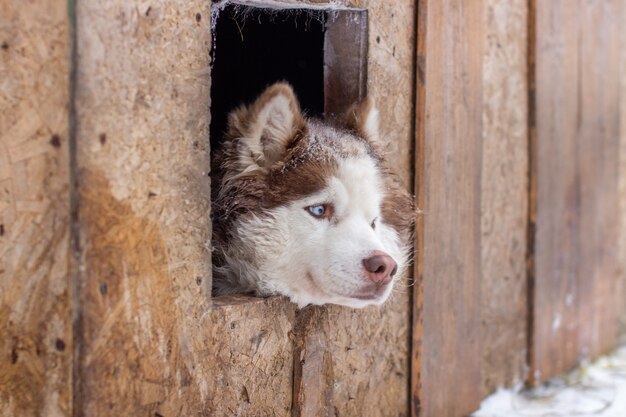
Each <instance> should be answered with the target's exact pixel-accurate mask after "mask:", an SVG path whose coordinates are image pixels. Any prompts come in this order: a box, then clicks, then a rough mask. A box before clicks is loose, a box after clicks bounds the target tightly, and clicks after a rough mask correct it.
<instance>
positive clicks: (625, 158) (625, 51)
mask: <svg viewBox="0 0 626 417" xmlns="http://www.w3.org/2000/svg"><path fill="white" fill-rule="evenodd" d="M624 21H626V3H625V2H623V1H622V22H624ZM621 34H622V38H621V41H622V44H621V47H620V51H621V52H622V53H621V56H620V59H621V71H620V72H621V74H622V79H621V88H620V108H621V110H622V111H621V117H620V138H621V142H620V174H619V181H620V183H619V184H620V185H619V195H620V208H619V212H620V213H621V227H620V244H619V252H618V253H619V254H620V255H621V258H620V262H621V263H620V266H621V270H620V273H621V276H622V281H621V284H622V291H621V294H622V300H626V31H625V30H622V31H621ZM620 334H621V337H622V339H623V340H626V301H623V302H622V314H621V330H620Z"/></svg>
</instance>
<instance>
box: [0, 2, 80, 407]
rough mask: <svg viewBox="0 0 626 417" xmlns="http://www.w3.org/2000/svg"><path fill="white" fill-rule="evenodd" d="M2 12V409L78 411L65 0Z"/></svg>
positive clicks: (4, 5)
mask: <svg viewBox="0 0 626 417" xmlns="http://www.w3.org/2000/svg"><path fill="white" fill-rule="evenodd" d="M0 10H2V12H0V14H1V16H2V17H1V19H0V74H1V75H0V80H1V81H0V334H1V335H2V336H1V337H0V352H1V354H0V415H2V416H14V417H20V416H35V415H45V416H51V417H60V416H70V415H72V404H71V398H72V391H71V377H70V375H71V356H72V346H73V345H72V324H71V311H70V301H71V299H70V287H69V268H68V267H69V210H68V208H69V205H68V200H69V170H68V166H69V162H68V161H69V158H68V155H69V153H68V102H69V100H68V99H69V78H68V73H69V67H70V65H69V63H70V60H69V56H70V38H69V22H68V17H67V2H66V1H62V0H45V1H41V2H22V1H19V0H15V1H13V0H2V1H0Z"/></svg>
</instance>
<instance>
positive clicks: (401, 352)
mask: <svg viewBox="0 0 626 417" xmlns="http://www.w3.org/2000/svg"><path fill="white" fill-rule="evenodd" d="M345 3H346V4H347V3H348V2H345ZM351 3H352V5H353V6H354V7H363V8H367V9H368V20H369V48H368V51H369V53H368V61H367V62H368V63H367V67H368V82H367V91H368V94H370V95H372V96H373V97H374V98H375V100H376V104H377V106H378V109H379V111H380V114H381V117H380V121H381V131H382V135H381V136H382V137H383V138H385V148H386V152H387V154H388V155H389V157H390V161H391V163H392V165H393V166H394V168H395V170H396V171H397V172H398V173H399V174H401V175H402V178H403V179H404V180H405V182H406V184H407V187H408V186H409V185H410V183H411V181H412V178H411V171H412V161H411V160H412V151H411V149H412V142H413V137H412V118H413V105H412V93H411V91H412V89H413V87H412V83H413V69H414V66H413V61H414V50H413V45H414V44H413V42H414V27H415V5H414V2H413V1H408V0H394V1H384V2H379V1H367V0H362V1H355V2H351ZM355 47H356V46H355ZM408 283H409V281H408V279H407V278H404V279H402V280H401V281H400V282H399V283H398V284H396V285H397V287H396V289H395V290H394V293H393V295H392V298H391V299H390V300H389V301H388V302H387V303H386V304H385V305H384V306H383V307H382V308H378V307H371V308H367V309H364V310H353V309H349V308H344V307H338V306H329V307H321V308H320V307H316V308H312V311H311V312H309V313H307V315H306V316H302V315H300V317H299V319H298V320H299V322H298V328H299V329H303V330H304V331H302V332H299V333H298V334H299V338H300V339H299V342H298V345H297V346H300V347H298V348H297V353H296V357H295V358H294V360H295V361H296V363H297V364H299V363H300V360H301V359H302V360H303V361H304V363H303V365H302V366H303V369H302V370H301V371H300V370H298V367H297V366H296V370H295V371H296V377H297V378H296V381H298V375H299V372H301V375H302V380H301V382H300V383H299V384H297V385H296V390H300V391H296V392H297V393H299V392H301V393H302V395H303V396H300V394H298V395H297V396H296V397H295V398H294V412H295V413H296V415H302V416H317V415H326V414H324V413H330V415H334V416H338V417H339V416H390V415H392V416H405V415H407V414H408V389H409V374H408V370H409V338H410V334H409V331H410V330H409V326H410V325H409V322H410V301H409V299H410V296H409V293H410V288H407V285H408ZM308 314H310V315H311V316H310V317H309V316H308ZM304 321H306V323H308V324H306V325H304ZM298 355H302V358H300V357H299V356H298ZM307 375H308V376H307ZM331 380H332V385H329V384H330V381H331ZM300 386H302V387H304V388H299V387H300ZM374 393H375V394H374ZM307 394H308V396H307ZM316 413H319V414H316Z"/></svg>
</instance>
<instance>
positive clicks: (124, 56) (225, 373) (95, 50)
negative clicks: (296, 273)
mask: <svg viewBox="0 0 626 417" xmlns="http://www.w3.org/2000/svg"><path fill="white" fill-rule="evenodd" d="M210 6H211V4H210V2H205V1H201V0H197V1H196V0H194V1H189V2H182V3H179V2H169V1H165V0H162V1H154V2H150V4H146V3H144V2H140V1H130V2H129V1H123V0H115V1H110V2H100V1H92V0H86V1H80V2H77V3H76V14H77V16H76V18H77V33H76V36H77V48H78V49H77V62H76V63H75V65H76V66H77V69H76V72H77V75H76V97H75V108H76V112H77V114H76V117H75V119H76V125H77V126H76V148H77V149H76V155H75V160H76V165H77V166H76V167H74V171H75V173H76V178H75V179H74V180H75V182H76V183H77V194H78V219H77V221H78V227H79V232H80V236H79V238H80V239H79V247H78V256H79V259H78V263H79V267H80V269H79V285H78V300H79V302H80V309H79V314H78V319H77V320H78V322H77V325H76V332H77V333H76V339H77V344H78V349H77V358H76V365H75V366H76V367H78V369H77V372H76V375H77V379H76V380H75V400H76V404H75V405H76V412H75V414H76V415H77V416H95V415H119V416H135V415H149V416H166V417H167V416H177V415H185V416H187V415H188V416H232V415H257V414H256V413H259V414H260V415H267V416H288V415H290V406H291V395H292V386H291V377H292V364H293V359H292V345H291V341H290V338H289V334H290V332H291V331H292V328H293V322H294V320H295V319H294V308H293V306H292V305H291V304H289V303H288V302H287V301H286V300H285V299H282V298H272V299H268V300H259V299H252V300H250V299H244V300H240V299H225V300H219V301H215V302H213V301H211V299H210V291H211V254H210V247H209V242H210V230H211V224H210V212H209V203H210V193H209V177H208V169H209V148H210V146H209V129H208V128H209V114H210V109H209V105H210V93H209V90H210V88H209V87H210V85H209V84H210V79H209V74H210V70H209V51H210V46H211V38H210V36H211V22H210V16H211V11H210Z"/></svg>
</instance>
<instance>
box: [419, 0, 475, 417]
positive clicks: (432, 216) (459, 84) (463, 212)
mask: <svg viewBox="0 0 626 417" xmlns="http://www.w3.org/2000/svg"><path fill="white" fill-rule="evenodd" d="M418 9H419V10H420V13H419V20H418V30H419V31H418V50H417V53H418V55H417V64H418V71H417V72H418V77H417V91H418V102H417V116H416V117H417V123H418V129H417V132H418V133H417V142H418V143H417V146H416V148H417V152H418V155H416V161H418V162H419V163H420V165H418V166H416V188H417V189H418V190H420V189H423V191H421V192H420V194H419V198H420V199H419V200H418V201H419V204H420V208H422V209H423V211H424V218H423V220H422V222H421V224H419V227H418V235H421V236H420V237H419V238H418V239H419V240H418V247H417V249H418V251H420V249H421V256H419V257H418V260H417V265H416V287H415V296H414V297H415V300H416V305H415V313H414V314H415V318H414V320H415V321H414V335H413V337H414V342H413V343H414V344H413V349H414V353H413V358H414V361H413V378H414V381H413V383H414V385H413V399H412V411H413V415H416V416H417V415H419V416H462V415H466V414H468V413H470V412H472V411H474V410H475V409H476V408H477V407H478V405H479V403H480V400H481V394H482V390H481V356H482V351H481V343H480V342H481V309H482V305H481V270H480V258H481V251H480V220H481V219H480V206H481V198H480V191H481V155H482V140H481V135H482V133H481V123H482V122H481V121H482V114H483V113H482V80H483V74H482V62H483V59H482V56H483V50H482V44H483V32H482V29H483V24H482V19H483V5H482V2H480V1H476V2H471V3H469V2H462V3H461V2H455V1H451V0H445V1H428V0H422V1H420V2H419V3H418ZM420 38H421V39H420ZM420 152H421V156H420V154H419V153H420ZM416 350H419V352H415V351H416Z"/></svg>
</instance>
